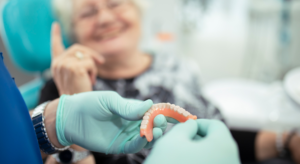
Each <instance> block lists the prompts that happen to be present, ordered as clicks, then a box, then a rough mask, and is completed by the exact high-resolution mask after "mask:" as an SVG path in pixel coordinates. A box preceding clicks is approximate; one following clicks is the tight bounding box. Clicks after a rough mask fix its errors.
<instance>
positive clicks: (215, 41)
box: [0, 0, 300, 86]
mask: <svg viewBox="0 0 300 164" xmlns="http://www.w3.org/2000/svg"><path fill="white" fill-rule="evenodd" d="M2 1H3V0H2ZM145 1H147V0H145ZM148 1H149V3H148V5H147V10H146V13H145V15H144V17H145V19H144V20H145V22H144V45H143V48H146V49H166V51H174V52H176V54H178V55H181V56H184V57H188V58H191V59H193V60H194V61H196V62H197V63H198V65H199V67H200V68H201V70H202V71H201V76H202V80H203V83H209V82H211V81H214V80H217V79H222V78H227V77H242V78H249V79H255V80H259V81H263V82H267V83H270V82H273V81H275V80H280V79H282V78H283V77H284V75H285V74H286V73H287V72H288V71H289V70H291V69H292V68H295V67H297V66H299V65H300V55H299V52H300V46H299V44H300V30H299V29H300V1H298V0H164V1H161V0H148ZM0 50H1V51H2V52H4V57H5V63H6V65H7V67H8V69H9V71H10V72H11V74H12V75H13V76H14V77H15V78H16V83H17V85H18V86H21V85H22V84H25V83H26V82H28V81H30V80H31V79H33V78H34V75H32V74H28V73H26V72H24V71H22V70H20V69H18V68H16V67H15V66H14V65H13V64H12V62H11V60H10V59H9V57H7V51H6V48H5V47H4V45H3V42H2V40H1V43H0Z"/></svg>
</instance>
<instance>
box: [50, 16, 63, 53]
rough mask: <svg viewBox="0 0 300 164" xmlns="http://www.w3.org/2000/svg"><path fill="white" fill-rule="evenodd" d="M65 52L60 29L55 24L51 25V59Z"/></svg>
mask: <svg viewBox="0 0 300 164" xmlns="http://www.w3.org/2000/svg"><path fill="white" fill-rule="evenodd" d="M64 50H65V47H64V44H63V40H62V36H61V29H60V26H59V24H58V23H57V22H54V23H53V24H52V29H51V51H52V53H51V54H52V58H55V57H57V56H59V55H60V54H62V53H63V52H64Z"/></svg>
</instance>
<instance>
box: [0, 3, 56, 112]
mask: <svg viewBox="0 0 300 164" xmlns="http://www.w3.org/2000/svg"><path fill="white" fill-rule="evenodd" d="M50 3H51V0H9V1H8V2H6V3H4V4H3V5H2V8H1V17H0V18H1V23H0V24H1V26H0V27H1V30H0V32H1V36H2V39H3V41H4V44H5V46H6V48H7V50H8V52H9V56H10V58H11V59H12V61H13V63H14V64H15V65H16V66H17V67H18V68H20V69H22V70H23V71H26V72H28V73H35V74H37V73H38V74H41V73H42V72H43V71H45V70H47V69H49V67H50V63H51V54H50V30H51V24H52V22H53V20H54V18H53V15H52V11H51V4H50ZM44 81H45V80H44V79H42V78H39V79H36V80H34V81H32V82H30V83H29V84H26V85H24V86H22V87H20V91H21V93H22V96H23V98H24V100H25V103H26V105H27V107H28V108H29V109H32V108H34V107H35V106H36V105H37V101H38V97H39V92H40V89H41V87H42V86H43V84H44Z"/></svg>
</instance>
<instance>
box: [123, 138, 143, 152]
mask: <svg viewBox="0 0 300 164" xmlns="http://www.w3.org/2000/svg"><path fill="white" fill-rule="evenodd" d="M147 143H148V141H147V139H146V138H145V137H140V136H137V137H135V138H134V139H133V140H131V141H128V142H127V143H126V144H125V147H124V152H123V153H124V154H133V153H137V152H139V151H141V150H142V149H143V148H144V147H145V146H146V145H147Z"/></svg>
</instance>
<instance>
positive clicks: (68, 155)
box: [58, 150, 73, 163]
mask: <svg viewBox="0 0 300 164" xmlns="http://www.w3.org/2000/svg"><path fill="white" fill-rule="evenodd" d="M72 157H73V153H72V152H71V151H70V150H65V151H63V152H60V153H59V155H58V158H59V159H60V161H61V163H71V162H72Z"/></svg>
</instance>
